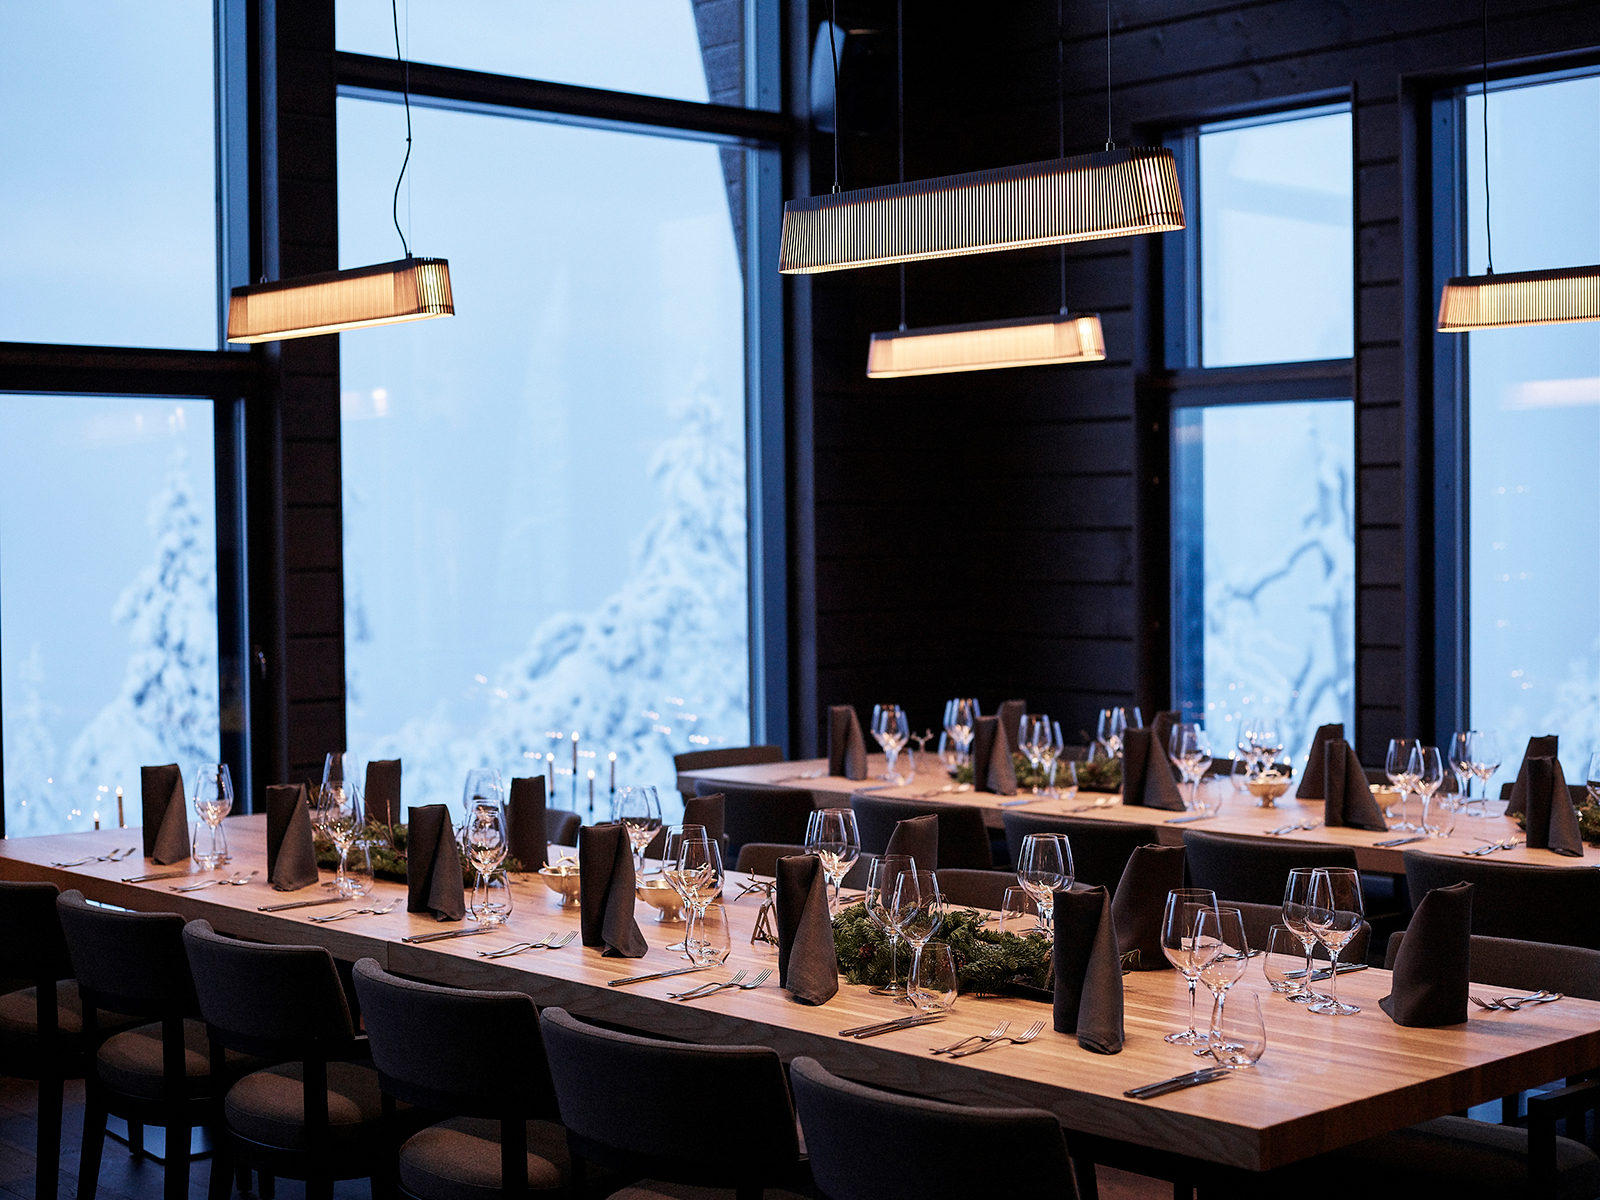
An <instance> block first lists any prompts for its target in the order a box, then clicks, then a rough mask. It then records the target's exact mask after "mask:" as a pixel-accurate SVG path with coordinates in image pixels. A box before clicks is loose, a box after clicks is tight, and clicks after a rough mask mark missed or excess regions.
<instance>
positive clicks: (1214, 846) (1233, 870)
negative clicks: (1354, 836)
mask: <svg viewBox="0 0 1600 1200" xmlns="http://www.w3.org/2000/svg"><path fill="white" fill-rule="evenodd" d="M1183 845H1184V849H1185V851H1186V854H1185V855H1184V858H1185V860H1186V861H1187V863H1188V864H1189V879H1190V881H1191V883H1192V884H1193V885H1194V886H1195V887H1197V888H1210V889H1211V890H1212V891H1213V892H1215V893H1216V894H1217V895H1218V896H1232V897H1233V898H1234V899H1235V900H1247V901H1249V902H1250V903H1251V904H1282V903H1283V889H1284V887H1285V885H1287V883H1288V882H1289V872H1290V871H1291V870H1293V869H1294V868H1295V867H1354V866H1355V865H1356V852H1355V850H1353V849H1352V848H1351V847H1349V846H1334V845H1329V844H1328V843H1326V842H1294V841H1282V842H1272V841H1265V840H1263V839H1261V838H1241V837H1228V836H1227V835H1226V834H1220V833H1200V832H1197V831H1195V830H1192V829H1189V830H1185V831H1184V834H1183Z"/></svg>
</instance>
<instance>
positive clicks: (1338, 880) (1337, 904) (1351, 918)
mask: <svg viewBox="0 0 1600 1200" xmlns="http://www.w3.org/2000/svg"><path fill="white" fill-rule="evenodd" d="M1435 753H1437V751H1435ZM1363 911H1364V910H1363V908H1362V904H1361V876H1360V874H1359V873H1357V871H1356V869H1355V868H1354V867H1318V868H1316V869H1315V870H1314V871H1312V873H1311V895H1310V899H1309V902H1308V903H1307V904H1306V924H1307V925H1308V926H1310V927H1311V929H1312V931H1313V932H1314V933H1315V934H1316V935H1317V940H1318V941H1319V942H1321V943H1322V944H1323V945H1324V946H1326V947H1327V948H1328V954H1329V955H1330V956H1331V957H1332V959H1333V963H1332V970H1331V971H1330V972H1329V974H1328V994H1327V995H1326V996H1324V997H1322V998H1321V999H1319V1000H1316V1001H1314V1002H1313V1003H1312V1004H1311V1011H1312V1012H1314V1013H1323V1014H1325V1015H1328V1016H1336V1017H1347V1016H1349V1015H1351V1014H1352V1013H1358V1012H1360V1011H1361V1009H1360V1008H1358V1007H1356V1006H1355V1005H1354V1004H1341V1003H1340V1002H1339V951H1341V950H1343V949H1344V947H1345V945H1346V943H1348V942H1349V941H1350V939H1351V938H1353V937H1355V935H1356V933H1357V931H1359V930H1360V928H1361V922H1362V914H1363Z"/></svg>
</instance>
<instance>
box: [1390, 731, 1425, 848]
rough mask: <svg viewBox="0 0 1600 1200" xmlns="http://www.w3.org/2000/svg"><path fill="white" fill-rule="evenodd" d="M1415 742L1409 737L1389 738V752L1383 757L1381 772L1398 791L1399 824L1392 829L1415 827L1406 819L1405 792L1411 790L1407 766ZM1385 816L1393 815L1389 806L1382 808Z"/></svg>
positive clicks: (1411, 828)
mask: <svg viewBox="0 0 1600 1200" xmlns="http://www.w3.org/2000/svg"><path fill="white" fill-rule="evenodd" d="M1416 744H1417V743H1416V742H1415V741H1414V740H1413V739H1411V738H1390V739H1389V752H1388V754H1386V755H1385V756H1384V759H1383V773H1384V774H1385V775H1387V776H1388V777H1389V783H1390V785H1391V786H1393V787H1395V788H1398V789H1399V791H1400V824H1398V825H1395V826H1391V828H1394V829H1410V830H1414V829H1416V826H1415V825H1413V824H1412V823H1411V822H1410V821H1408V820H1406V793H1407V792H1409V791H1410V790H1411V785H1412V780H1411V775H1410V773H1409V771H1408V770H1407V767H1408V765H1409V763H1410V762H1411V751H1412V750H1413V749H1414V748H1415V747H1416ZM1383 815H1384V817H1385V818H1388V817H1392V816H1394V812H1393V810H1392V809H1391V808H1385V809H1384V810H1383Z"/></svg>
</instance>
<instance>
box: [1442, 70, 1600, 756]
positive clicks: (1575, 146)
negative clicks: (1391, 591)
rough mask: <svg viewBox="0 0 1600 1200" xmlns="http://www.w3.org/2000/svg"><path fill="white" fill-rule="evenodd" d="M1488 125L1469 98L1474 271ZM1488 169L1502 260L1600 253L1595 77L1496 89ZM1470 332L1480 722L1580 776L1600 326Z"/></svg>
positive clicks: (1599, 441)
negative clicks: (1551, 738)
mask: <svg viewBox="0 0 1600 1200" xmlns="http://www.w3.org/2000/svg"><path fill="white" fill-rule="evenodd" d="M1482 120H1483V101H1482V99H1481V97H1479V96H1476V95H1470V96H1468V97H1467V98H1466V101H1465V121H1464V132H1465V139H1464V140H1465V147H1466V160H1467V180H1466V184H1467V195H1466V201H1467V244H1468V255H1469V267H1470V271H1471V273H1472V274H1475V275H1476V274H1481V273H1482V272H1483V270H1484V268H1485V266H1486V265H1487V241H1486V235H1485V231H1484V195H1483V170H1484V157H1483V141H1482V131H1483V126H1482ZM1489 167H1490V182H1491V184H1492V189H1493V190H1492V208H1493V216H1494V267H1495V270H1496V271H1499V272H1505V271H1528V270H1536V269H1539V268H1543V267H1562V266H1579V265H1582V264H1586V263H1594V262H1600V222H1597V221H1596V219H1595V214H1596V212H1600V78H1595V77H1592V76H1591V77H1588V78H1579V79H1567V80H1562V81H1558V82H1553V83H1545V84H1540V85H1535V86H1526V87H1515V86H1512V87H1507V88H1502V89H1498V90H1494V91H1492V92H1491V94H1490V97H1489ZM1467 337H1468V347H1467V360H1468V395H1469V400H1468V426H1469V430H1470V436H1469V440H1468V445H1469V451H1468V481H1469V483H1468V494H1469V508H1468V520H1469V523H1470V525H1469V528H1470V535H1469V542H1468V562H1469V566H1468V596H1469V600H1468V604H1469V622H1470V626H1469V628H1470V632H1469V643H1470V660H1469V662H1470V677H1469V678H1470V683H1469V687H1470V706H1469V707H1470V713H1471V721H1472V725H1473V727H1474V728H1478V729H1495V730H1498V731H1499V732H1500V733H1501V735H1502V739H1503V740H1504V741H1505V743H1506V744H1505V746H1504V751H1505V753H1506V761H1507V762H1508V763H1512V764H1514V763H1515V762H1516V761H1517V760H1518V759H1519V758H1520V757H1521V752H1522V746H1523V745H1524V744H1525V742H1526V740H1527V738H1528V737H1529V736H1530V735H1533V734H1542V733H1557V734H1560V735H1561V759H1562V764H1563V766H1564V768H1565V769H1566V771H1567V774H1568V778H1569V779H1573V780H1581V779H1582V778H1584V772H1585V770H1586V768H1587V766H1588V756H1589V752H1590V751H1591V750H1600V325H1594V324H1588V325H1549V326H1542V327H1534V328H1527V329H1497V330H1490V331H1485V332H1482V333H1473V334H1469V335H1467ZM1509 769H1510V768H1508V770H1509ZM1507 777H1509V776H1507V775H1506V773H1505V772H1504V771H1503V772H1502V778H1507Z"/></svg>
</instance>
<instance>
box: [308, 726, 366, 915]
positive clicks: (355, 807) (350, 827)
mask: <svg viewBox="0 0 1600 1200" xmlns="http://www.w3.org/2000/svg"><path fill="white" fill-rule="evenodd" d="M328 757H329V758H330V759H331V758H332V757H333V755H331V754H330V755H329V756H328ZM351 774H353V772H351V773H348V774H347V773H345V772H343V771H341V772H340V773H339V776H338V778H330V779H329V780H328V781H327V782H325V783H324V784H323V785H322V791H321V792H320V793H319V794H318V796H317V815H318V817H319V818H320V819H321V825H322V829H323V832H325V833H326V834H327V835H328V836H329V837H330V838H332V839H333V844H334V846H335V847H337V848H338V851H339V870H338V873H337V874H336V875H335V876H334V886H335V887H336V888H338V890H339V894H340V895H341V896H346V897H350V896H359V895H360V894H361V890H360V888H361V885H360V883H359V881H357V880H354V879H352V878H351V877H350V871H349V862H350V847H351V845H352V844H354V842H355V840H356V834H358V833H359V832H360V831H361V789H360V788H359V787H357V786H356V782H355V780H354V779H353V778H351V777H350V775H351Z"/></svg>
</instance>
